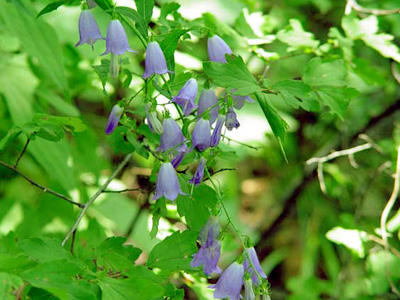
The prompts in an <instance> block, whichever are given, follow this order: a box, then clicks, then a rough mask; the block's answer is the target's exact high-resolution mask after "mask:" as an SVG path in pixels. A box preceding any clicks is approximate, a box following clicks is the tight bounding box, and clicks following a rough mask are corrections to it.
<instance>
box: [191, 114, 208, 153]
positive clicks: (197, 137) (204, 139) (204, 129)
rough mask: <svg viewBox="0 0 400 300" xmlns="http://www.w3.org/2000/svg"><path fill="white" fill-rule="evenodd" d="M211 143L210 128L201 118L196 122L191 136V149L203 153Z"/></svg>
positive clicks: (206, 121)
mask: <svg viewBox="0 0 400 300" xmlns="http://www.w3.org/2000/svg"><path fill="white" fill-rule="evenodd" d="M210 143H211V128H210V121H208V120H204V119H203V118H201V119H200V120H198V121H197V123H196V126H195V127H194V130H193V134H192V148H195V147H196V148H197V149H198V150H199V151H203V150H205V149H207V148H208V147H210Z"/></svg>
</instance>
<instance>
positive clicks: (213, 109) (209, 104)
mask: <svg viewBox="0 0 400 300" xmlns="http://www.w3.org/2000/svg"><path fill="white" fill-rule="evenodd" d="M206 110H209V113H210V124H211V125H212V124H213V123H214V122H215V120H216V119H217V117H218V110H219V105H218V98H217V95H215V92H214V91H213V90H203V91H202V92H201V94H200V98H199V108H198V109H197V116H199V117H200V116H201V115H202V114H203V113H204V112H205V111H206Z"/></svg>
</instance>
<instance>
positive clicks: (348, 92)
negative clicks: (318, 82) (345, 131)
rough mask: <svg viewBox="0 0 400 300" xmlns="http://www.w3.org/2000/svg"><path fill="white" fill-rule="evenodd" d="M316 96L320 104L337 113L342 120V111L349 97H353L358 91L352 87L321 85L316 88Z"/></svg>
mask: <svg viewBox="0 0 400 300" xmlns="http://www.w3.org/2000/svg"><path fill="white" fill-rule="evenodd" d="M316 93H317V95H318V98H319V99H320V101H321V102H322V104H324V105H327V106H328V107H329V108H330V109H331V110H332V112H334V113H335V114H337V115H338V116H339V117H340V118H341V119H342V120H343V119H344V113H345V112H346V109H347V106H348V104H349V101H350V99H351V98H353V97H355V96H356V95H357V94H358V92H357V91H356V90H355V89H352V88H336V87H324V86H321V87H319V88H318V90H316Z"/></svg>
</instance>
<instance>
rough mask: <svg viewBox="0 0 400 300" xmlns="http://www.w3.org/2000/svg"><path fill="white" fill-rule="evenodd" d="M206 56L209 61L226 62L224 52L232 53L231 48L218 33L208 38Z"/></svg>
mask: <svg viewBox="0 0 400 300" xmlns="http://www.w3.org/2000/svg"><path fill="white" fill-rule="evenodd" d="M207 48H208V49H207V50H208V57H209V58H210V60H211V61H215V62H220V63H226V58H225V54H232V50H231V48H229V46H228V45H227V43H225V41H224V40H223V39H221V38H220V37H219V36H218V35H214V36H213V37H210V38H208V41H207Z"/></svg>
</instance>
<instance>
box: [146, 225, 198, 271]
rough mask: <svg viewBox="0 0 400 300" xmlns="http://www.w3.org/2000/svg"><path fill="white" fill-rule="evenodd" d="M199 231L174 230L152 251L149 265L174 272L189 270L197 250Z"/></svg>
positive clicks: (148, 260) (148, 261)
mask: <svg viewBox="0 0 400 300" xmlns="http://www.w3.org/2000/svg"><path fill="white" fill-rule="evenodd" d="M197 235H198V233H197V232H192V231H184V232H179V231H177V232H174V233H173V234H172V235H170V236H169V237H167V238H166V239H165V240H163V241H162V242H160V243H158V244H157V245H156V246H155V247H154V248H153V250H152V251H151V252H150V254H149V257H148V259H147V266H148V267H150V268H159V269H163V270H165V271H170V272H173V271H175V270H189V269H191V267H190V262H191V260H192V254H194V253H195V252H196V251H197V246H196V240H197Z"/></svg>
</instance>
